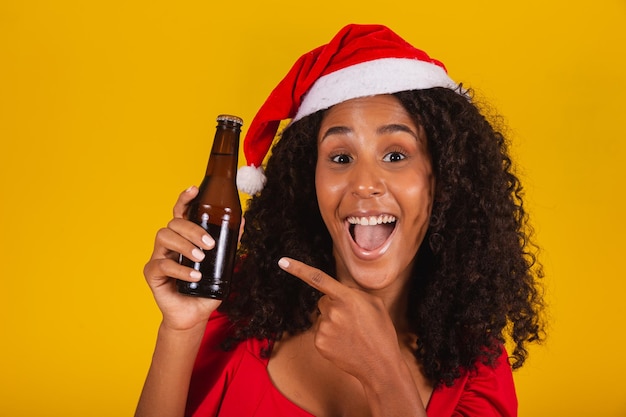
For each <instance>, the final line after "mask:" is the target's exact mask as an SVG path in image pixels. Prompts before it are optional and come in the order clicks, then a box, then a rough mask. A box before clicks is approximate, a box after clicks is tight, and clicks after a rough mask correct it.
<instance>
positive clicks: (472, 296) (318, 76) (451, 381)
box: [137, 25, 542, 417]
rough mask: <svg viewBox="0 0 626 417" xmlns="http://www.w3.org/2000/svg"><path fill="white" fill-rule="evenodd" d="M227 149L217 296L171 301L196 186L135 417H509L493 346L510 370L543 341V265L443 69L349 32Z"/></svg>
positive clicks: (158, 250)
mask: <svg viewBox="0 0 626 417" xmlns="http://www.w3.org/2000/svg"><path fill="white" fill-rule="evenodd" d="M288 118H290V119H292V120H291V123H290V125H289V127H288V128H286V129H285V131H284V132H282V135H281V137H280V139H279V140H278V142H277V143H276V145H275V147H274V148H273V150H272V156H271V158H270V159H269V161H268V163H267V168H266V178H265V177H258V175H260V173H259V172H258V171H257V170H256V169H255V167H260V166H261V162H262V161H263V158H264V157H265V155H266V153H267V152H268V150H269V148H270V145H271V143H272V140H273V139H274V134H275V132H276V128H277V125H278V122H279V121H280V120H283V119H288ZM244 151H245V152H246V159H247V161H248V163H249V164H250V165H251V166H250V167H248V168H245V169H242V170H241V172H242V173H243V175H244V176H246V175H248V178H247V180H242V181H241V182H240V184H241V185H240V187H241V188H243V189H245V190H247V192H249V193H250V194H251V195H253V198H252V199H251V200H250V205H249V207H248V210H247V211H246V214H245V219H246V223H245V230H244V233H243V236H242V238H241V245H240V252H241V258H240V267H239V268H238V272H237V275H236V279H235V280H234V282H233V289H232V296H231V297H230V298H229V299H228V300H226V301H225V302H224V303H223V304H220V302H219V301H216V300H207V299H199V298H188V297H183V296H181V295H179V294H177V293H176V291H175V287H174V279H175V278H177V279H183V280H187V281H194V280H197V279H198V277H197V276H194V275H193V272H192V271H190V270H189V269H187V268H185V267H182V266H180V265H178V264H177V262H176V261H175V259H177V256H178V254H179V253H182V254H184V255H185V256H188V257H189V258H196V259H200V258H201V257H202V256H203V254H202V252H201V251H199V250H198V248H201V249H211V248H212V247H213V245H214V242H213V240H212V238H211V237H210V236H208V235H206V233H205V232H204V230H203V229H202V228H200V227H198V226H196V225H194V224H192V223H190V222H188V221H186V220H185V219H184V212H185V210H186V207H187V204H188V203H189V201H191V199H192V198H193V197H194V196H195V195H196V193H197V189H196V188H195V187H192V188H190V189H188V190H187V191H185V192H183V193H182V194H181V196H180V197H179V200H178V202H177V203H176V206H175V208H174V219H173V220H172V221H171V222H170V223H169V225H168V227H166V228H164V229H162V230H161V231H159V232H158V234H157V239H156V244H155V250H154V253H153V255H152V257H151V260H150V261H149V262H148V264H147V265H146V268H145V271H144V272H145V276H146V279H147V281H148V283H149V285H150V287H151V289H152V291H153V293H154V296H155V299H156V301H157V304H158V305H159V308H160V309H161V311H162V313H163V321H162V323H161V326H160V329H159V336H158V339H157V345H156V348H155V353H154V357H153V362H152V365H151V368H150V372H149V374H148V377H147V380H146V384H145V386H144V390H143V392H142V396H141V399H140V402H139V406H138V409H137V415H138V416H147V415H159V416H169V415H171V416H179V415H183V414H184V413H185V410H186V414H188V415H198V416H200V415H202V416H204V415H221V416H248V415H251V416H252V415H254V416H265V415H272V416H281V415H289V416H310V415H316V416H369V415H371V416H387V415H389V416H399V415H402V416H425V415H428V416H429V417H435V416H452V415H469V416H472V415H475V416H485V415H502V416H511V415H516V411H517V401H516V397H515V389H514V386H513V380H512V374H511V366H510V365H509V362H508V360H507V359H508V358H507V353H506V352H505V349H504V344H505V342H507V341H508V342H509V346H510V347H511V348H512V351H511V353H512V367H513V368H516V367H519V366H521V365H522V364H523V362H524V360H525V358H526V355H527V352H526V346H527V343H528V342H532V341H536V340H539V339H540V336H541V331H542V328H541V323H540V319H539V313H540V309H541V298H540V294H539V293H538V291H537V282H536V280H537V278H539V277H540V276H541V269H540V267H539V266H538V265H537V264H536V263H535V259H534V256H533V255H532V252H531V249H532V248H531V247H530V244H529V240H528V227H527V224H526V214H525V212H524V209H523V206H522V200H521V197H520V193H521V185H520V183H519V181H518V179H517V178H516V177H515V175H514V174H513V173H512V170H511V161H510V158H509V157H508V155H507V150H506V143H505V140H504V138H503V136H502V135H501V134H500V133H498V132H497V131H495V130H494V128H493V127H492V126H491V125H490V124H489V122H488V121H487V120H485V118H484V117H483V116H482V115H481V114H480V112H479V110H478V109H477V107H476V105H474V104H473V103H472V102H471V101H470V99H469V93H468V91H465V90H464V89H462V88H461V87H460V86H459V85H457V84H455V83H454V82H453V81H452V80H451V79H450V78H449V77H448V75H447V73H446V71H445V67H444V66H443V64H441V63H440V62H438V61H436V60H434V59H431V58H430V57H429V56H428V55H427V54H425V53H424V52H423V51H420V50H417V49H415V48H414V47H412V46H411V45H409V44H408V43H406V42H405V41H404V40H402V39H401V38H399V37H398V36H397V35H396V34H395V33H393V32H391V31H390V30H389V29H388V28H385V27H382V26H373V25H365V26H359V25H349V26H347V27H345V28H343V29H342V30H341V31H340V32H339V33H338V34H337V35H336V36H335V37H334V38H333V39H332V40H331V42H329V44H327V45H324V46H322V47H320V48H317V49H315V50H313V51H311V52H310V53H307V54H305V55H303V56H302V57H301V58H300V59H299V60H298V62H296V64H295V65H294V67H293V68H292V70H291V71H290V72H289V74H287V76H286V77H285V79H283V80H282V81H281V83H280V84H279V85H278V86H277V87H276V89H275V90H274V91H273V92H272V94H271V95H270V97H269V98H268V100H267V101H266V103H265V104H264V105H263V107H262V108H261V109H260V111H259V113H258V114H257V116H256V117H255V120H254V121H253V123H252V124H251V126H250V129H249V131H248V134H247V135H246V139H245V142H244ZM250 173H253V174H252V178H250V175H251V174H250ZM254 175H257V177H256V178H254ZM218 307H219V311H218Z"/></svg>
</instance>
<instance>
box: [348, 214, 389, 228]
mask: <svg viewBox="0 0 626 417" xmlns="http://www.w3.org/2000/svg"><path fill="white" fill-rule="evenodd" d="M395 221H396V218H395V217H394V216H391V215H388V214H381V215H380V216H370V217H355V216H350V217H348V223H350V224H360V225H361V226H375V225H377V224H383V223H394V222H395Z"/></svg>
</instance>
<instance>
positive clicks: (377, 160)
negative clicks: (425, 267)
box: [315, 95, 434, 291]
mask: <svg viewBox="0 0 626 417" xmlns="http://www.w3.org/2000/svg"><path fill="white" fill-rule="evenodd" d="M317 146H318V159H317V165H316V172H315V188H316V191H317V198H318V204H319V208H320V212H321V214H322V218H323V220H324V223H325V224H326V227H327V228H328V231H329V233H330V235H331V237H332V240H333V254H334V257H335V261H336V268H337V269H336V271H337V279H339V281H341V282H343V283H345V284H346V285H349V286H353V287H358V288H362V289H364V290H372V291H378V290H385V289H394V288H395V289H397V291H402V288H403V287H404V284H405V283H406V282H407V280H408V279H409V276H410V273H411V269H412V266H413V263H414V261H415V256H416V254H417V250H418V248H419V246H420V244H421V243H422V240H423V239H424V235H425V234H426V229H427V227H428V221H429V217H430V212H431V207H432V202H433V191H434V177H433V173H432V166H431V161H430V155H429V153H428V149H427V143H426V136H425V133H424V130H423V129H422V127H421V126H419V125H416V124H415V122H414V121H413V119H412V118H411V116H410V115H409V114H408V113H407V111H406V110H405V109H404V107H403V106H402V105H401V104H400V101H398V100H397V99H396V98H395V97H393V96H389V95H379V96H373V97H366V98H359V99H353V100H349V101H346V102H343V103H341V104H337V105H336V106H334V107H332V108H331V109H329V110H328V111H327V112H326V114H325V115H324V119H323V121H322V124H321V127H320V131H319V134H318V145H317Z"/></svg>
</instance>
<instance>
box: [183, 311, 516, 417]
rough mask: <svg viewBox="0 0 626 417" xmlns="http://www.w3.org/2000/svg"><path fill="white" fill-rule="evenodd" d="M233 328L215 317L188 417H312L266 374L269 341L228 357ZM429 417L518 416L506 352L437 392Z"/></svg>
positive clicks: (196, 375)
mask: <svg viewBox="0 0 626 417" xmlns="http://www.w3.org/2000/svg"><path fill="white" fill-rule="evenodd" d="M229 325H230V322H229V321H228V318H227V317H226V316H225V315H223V314H219V313H218V314H214V315H213V316H212V317H211V319H210V320H209V322H208V324H207V329H206V332H205V335H204V339H203V341H202V345H201V346H200V351H199V353H198V357H197V359H196V363H195V365H194V372H193V375H192V378H191V386H190V389H189V398H188V401H187V412H186V415H187V416H194V417H206V416H220V417H252V416H254V417H282V416H289V417H312V416H313V415H312V414H311V413H309V412H307V411H305V410H303V409H301V408H300V407H298V406H297V405H295V404H294V403H292V402H291V401H289V400H288V399H287V398H286V397H284V396H283V395H282V394H281V392H280V391H279V390H278V389H277V388H276V387H275V386H274V385H273V384H272V381H271V380H270V377H269V374H268V373H267V363H268V362H269V359H267V358H262V357H261V356H260V351H261V349H262V348H267V347H269V346H270V345H269V343H270V342H269V341H267V340H256V339H249V340H247V341H245V342H243V343H240V344H239V345H237V347H236V348H234V349H232V350H230V351H224V350H223V349H222V348H221V347H220V342H221V341H222V340H224V338H225V337H226V336H227V334H228V331H229ZM426 413H427V414H428V417H461V416H467V417H470V416H477V417H478V416H480V417H491V416H494V417H495V416H503V417H513V416H517V398H516V395H515V387H514V385H513V376H512V373H511V368H510V366H509V364H508V361H507V354H506V352H505V351H504V350H503V353H502V355H501V356H500V358H499V359H498V361H497V363H496V365H495V367H491V366H487V365H483V364H479V365H478V369H477V370H476V372H472V373H465V374H464V375H462V376H461V377H460V378H458V379H457V380H456V381H455V382H454V385H452V386H451V387H447V386H442V387H438V388H436V389H435V390H434V391H433V394H432V396H431V398H430V401H429V402H428V406H427V408H426Z"/></svg>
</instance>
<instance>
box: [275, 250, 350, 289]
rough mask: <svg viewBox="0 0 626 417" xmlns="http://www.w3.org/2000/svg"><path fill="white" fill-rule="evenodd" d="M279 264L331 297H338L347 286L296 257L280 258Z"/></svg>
mask: <svg viewBox="0 0 626 417" xmlns="http://www.w3.org/2000/svg"><path fill="white" fill-rule="evenodd" d="M278 266H280V267H281V268H282V269H283V270H285V271H287V272H289V273H290V274H291V275H293V276H295V277H297V278H299V279H301V280H302V281H304V282H306V283H307V284H309V285H310V286H311V287H313V288H315V289H317V290H319V291H321V292H323V293H324V294H326V295H328V296H329V297H331V298H333V297H338V296H339V295H340V294H341V293H342V291H343V290H344V288H345V287H344V285H343V284H342V283H340V282H339V281H337V280H335V279H334V278H333V277H331V276H330V275H328V274H326V273H324V272H322V271H320V270H319V269H317V268H313V267H312V266H309V265H307V264H305V263H303V262H300V261H296V260H295V259H291V258H280V260H279V261H278Z"/></svg>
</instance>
